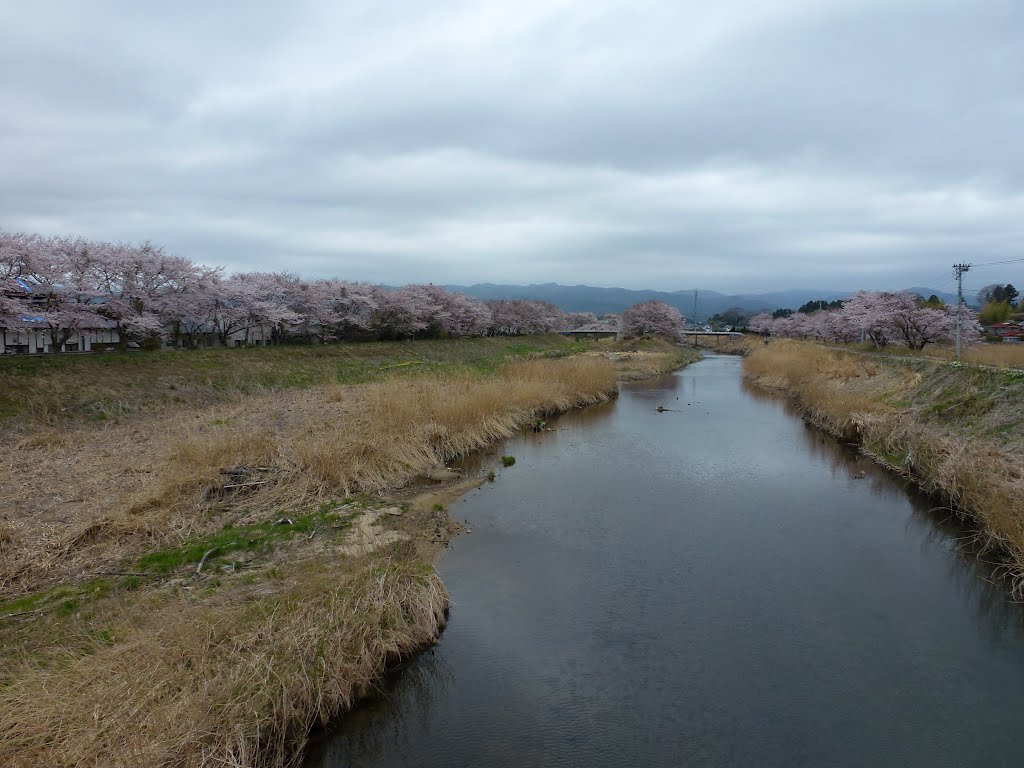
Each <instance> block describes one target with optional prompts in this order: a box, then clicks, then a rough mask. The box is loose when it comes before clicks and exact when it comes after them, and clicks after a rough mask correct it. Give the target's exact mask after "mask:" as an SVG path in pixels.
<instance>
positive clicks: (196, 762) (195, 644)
mask: <svg viewBox="0 0 1024 768" xmlns="http://www.w3.org/2000/svg"><path fill="white" fill-rule="evenodd" d="M289 576H290V578H291V579H294V580H295V583H294V584H293V585H292V586H288V587H285V588H283V589H281V591H279V592H278V593H275V594H271V595H261V596H259V597H260V599H258V600H256V599H248V600H245V599H237V597H238V596H237V595H236V596H235V597H236V599H234V600H233V601H231V602H227V601H220V602H219V603H218V601H216V600H214V601H211V602H210V603H207V604H194V603H190V602H189V601H187V600H185V599H180V600H176V601H174V602H173V603H172V604H169V605H166V606H164V607H161V608H158V609H156V610H155V611H153V612H152V613H150V614H148V615H145V616H143V617H139V616H134V617H130V616H126V617H125V618H124V620H123V621H122V622H121V623H120V625H118V626H115V628H114V629H113V630H112V631H108V632H106V633H104V634H103V635H102V637H101V638H100V639H98V640H96V641H95V642H94V645H93V647H92V649H91V652H90V653H86V654H84V655H73V656H68V657H66V658H64V659H61V660H57V661H51V663H50V664H48V665H46V666H39V665H35V664H32V663H29V662H26V663H24V664H23V666H22V667H21V669H20V670H17V671H18V672H19V674H18V675H17V680H16V681H15V682H14V683H13V684H11V685H9V686H7V687H5V688H3V689H0V765H5V766H12V767H13V766H18V768H30V767H34V766H38V767H39V768H111V767H114V766H117V767H120V768H134V767H136V766H147V768H200V767H205V766H230V767H233V768H243V767H244V768H283V767H284V766H290V765H293V764H296V761H297V759H298V756H299V755H300V752H301V746H302V744H303V743H304V740H305V738H306V735H307V733H308V732H309V729H310V728H312V727H313V726H315V725H317V724H324V723H326V722H327V721H328V720H330V719H331V718H333V717H336V716H337V715H338V714H339V713H341V712H343V711H345V710H346V709H348V708H349V707H351V705H352V704H353V702H354V700H355V699H356V697H358V696H360V695H365V694H366V692H367V690H368V689H369V688H370V687H371V686H372V685H373V684H374V683H375V681H377V680H378V679H379V678H380V677H381V675H382V674H383V672H384V671H385V669H386V667H387V665H388V664H389V663H394V662H395V661H396V660H398V659H399V658H401V657H402V656H405V655H408V654H410V653H412V652H414V651H416V650H418V649H420V648H423V647H424V646H426V645H429V644H430V643H432V642H433V641H434V640H435V639H436V638H437V636H438V634H439V632H440V630H441V627H442V626H443V623H444V617H445V614H446V611H447V608H448V596H447V593H446V592H445V589H444V586H443V585H442V584H441V582H440V580H439V579H438V578H437V576H436V575H432V574H424V573H422V572H421V571H420V570H419V569H418V568H417V567H415V566H411V565H409V564H408V563H401V562H395V561H385V562H383V563H379V564H376V565H373V566H370V567H367V568H365V569H363V570H361V571H359V572H357V573H355V574H349V575H344V576H339V574H338V573H337V572H333V573H327V572H316V571H309V570H307V571H305V572H303V573H299V572H296V573H292V574H290V575H289ZM242 597H245V596H244V595H243V596H242ZM255 597H257V595H255V594H254V595H251V596H250V598H255Z"/></svg>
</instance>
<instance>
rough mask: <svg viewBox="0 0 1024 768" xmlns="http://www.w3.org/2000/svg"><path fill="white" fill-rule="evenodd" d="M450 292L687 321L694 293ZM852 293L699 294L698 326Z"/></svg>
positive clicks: (586, 289)
mask: <svg viewBox="0 0 1024 768" xmlns="http://www.w3.org/2000/svg"><path fill="white" fill-rule="evenodd" d="M445 287H447V288H449V289H451V290H453V291H459V292H461V293H466V294H469V295H470V296H476V297H477V298H478V299H483V300H485V301H486V300H488V299H538V300H541V301H549V302H551V303H552V304H555V305H556V306H559V307H561V308H562V309H564V310H565V311H566V312H594V313H596V314H598V315H603V314H608V313H615V312H621V311H622V310H624V309H625V308H626V307H629V306H632V305H633V304H637V303H639V302H641V301H651V300H657V301H664V302H665V303H666V304H670V305H672V306H673V307H676V308H677V309H678V310H679V311H680V312H682V313H683V315H685V316H686V317H687V318H689V319H693V298H694V297H693V291H692V290H686V291H672V292H668V291H655V290H649V289H648V290H633V289H630V288H598V287H594V286H589V285H561V284H559V283H541V284H537V285H499V284H495V283H479V284H477V285H469V286H466V285H449V286H445ZM910 290H912V291H915V292H916V293H920V294H922V295H924V296H929V295H931V294H932V293H935V294H937V295H938V296H939V298H941V299H943V300H944V301H955V300H956V296H955V295H953V294H948V293H943V292H941V291H934V290H932V289H930V288H911V289H910ZM852 293H853V291H820V290H818V291H814V290H802V289H793V290H785V291H774V292H770V293H746V294H724V293H719V292H718V291H708V290H704V289H699V290H698V292H697V319H700V320H703V319H706V318H708V317H711V316H712V315H714V314H717V313H719V312H724V311H725V310H727V309H732V308H734V307H735V308H738V309H740V310H742V311H744V312H750V313H755V312H761V311H764V310H767V311H772V310H775V309H781V308H784V307H789V308H791V309H796V308H797V307H799V306H800V305H802V304H805V303H806V302H808V301H813V300H815V299H827V300H829V301H832V300H834V299H845V298H846V297H847V296H849V295H850V294H852Z"/></svg>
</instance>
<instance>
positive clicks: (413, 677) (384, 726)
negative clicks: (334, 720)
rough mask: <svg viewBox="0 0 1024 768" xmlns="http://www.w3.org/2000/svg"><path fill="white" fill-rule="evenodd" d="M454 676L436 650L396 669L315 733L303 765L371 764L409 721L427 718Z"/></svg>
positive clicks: (421, 723)
mask: <svg viewBox="0 0 1024 768" xmlns="http://www.w3.org/2000/svg"><path fill="white" fill-rule="evenodd" d="M453 681H454V673H453V672H452V669H451V667H450V666H449V665H448V664H447V662H446V661H445V659H444V657H443V656H442V655H440V654H438V653H437V652H436V651H435V649H430V650H428V651H425V652H424V653H422V654H420V655H418V656H417V657H416V658H415V659H413V660H412V661H410V662H409V663H407V664H404V665H402V666H401V667H400V668H399V669H397V670H395V671H394V672H393V673H392V674H391V675H390V676H389V677H388V679H387V680H386V681H385V682H384V684H383V685H382V686H381V689H380V691H379V692H378V694H377V695H376V696H374V697H372V698H371V699H369V700H367V701H366V702H364V703H363V704H362V705H361V706H359V707H358V708H357V709H355V710H354V711H352V712H350V713H349V714H348V715H347V716H346V717H345V718H344V720H342V721H340V722H339V723H338V724H337V726H336V727H335V728H333V729H330V730H328V731H326V732H322V733H319V734H317V735H316V738H315V739H314V741H313V743H312V744H311V746H310V749H309V756H308V759H307V764H308V765H330V766H349V767H351V768H361V767H362V766H371V765H374V764H375V761H376V760H377V759H379V757H380V756H381V754H382V753H383V752H384V750H385V749H386V748H387V747H388V745H390V744H393V743H394V742H395V740H396V739H397V738H398V737H399V736H400V734H401V731H402V729H403V728H407V727H408V725H409V724H410V723H419V724H420V725H421V726H422V725H423V724H425V723H427V722H428V721H429V717H430V712H431V706H432V704H433V703H434V701H436V700H437V698H438V697H439V696H441V695H443V694H444V692H445V690H446V689H447V688H448V686H450V685H451V684H452V683H453Z"/></svg>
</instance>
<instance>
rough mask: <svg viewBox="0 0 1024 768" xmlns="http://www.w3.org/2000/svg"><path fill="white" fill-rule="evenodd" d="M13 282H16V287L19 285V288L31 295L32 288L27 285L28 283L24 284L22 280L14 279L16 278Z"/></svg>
mask: <svg viewBox="0 0 1024 768" xmlns="http://www.w3.org/2000/svg"><path fill="white" fill-rule="evenodd" d="M14 282H16V283H17V284H18V285H20V286H21V287H22V288H24V289H25V291H26V292H28V293H32V286H30V285H29V284H28V283H26V282H25V281H24V280H22V279H21V278H20V277H16V278H14Z"/></svg>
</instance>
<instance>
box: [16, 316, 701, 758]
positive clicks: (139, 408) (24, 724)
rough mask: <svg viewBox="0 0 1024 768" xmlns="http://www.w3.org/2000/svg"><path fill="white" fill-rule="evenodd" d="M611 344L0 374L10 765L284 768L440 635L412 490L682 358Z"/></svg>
mask: <svg viewBox="0 0 1024 768" xmlns="http://www.w3.org/2000/svg"><path fill="white" fill-rule="evenodd" d="M620 348H621V345H594V344H587V343H582V344H581V343H574V342H571V341H568V340H566V339H563V338H560V337H554V336H552V337H537V338H528V339H474V340H459V341H438V342H417V343H396V344H366V345H339V346H329V347H313V348H280V349H251V350H220V351H205V352H196V353H173V354H171V353H166V354H152V355H148V354H147V355H143V354H139V355H102V356H91V357H87V356H76V357H68V358H65V359H61V358H45V359H40V358H36V359H23V360H3V361H0V392H3V396H2V400H0V418H2V419H3V428H4V431H3V435H2V437H0V441H2V446H3V451H4V457H5V461H4V462H3V464H2V466H0V487H2V488H3V497H2V502H0V504H2V506H0V617H2V618H0V764H3V765H8V764H11V765H24V766H33V765H39V766H43V765H45V766H100V765H104V766H106V765H126V766H127V765H147V766H199V765H227V766H232V765H237V766H257V765H258V766H281V765H287V764H289V763H290V761H293V760H294V759H295V758H296V756H297V755H298V754H299V753H300V750H301V746H302V744H303V741H304V739H305V737H306V734H307V732H308V731H309V729H310V728H311V727H313V726H314V725H316V724H317V723H322V722H325V721H326V720H328V719H330V718H332V717H335V716H336V715H337V714H339V713H340V712H343V711H344V710H345V709H346V708H348V707H349V706H351V704H352V703H353V701H354V700H355V699H356V698H358V697H359V696H360V695H362V694H364V693H365V692H366V691H367V690H368V689H369V688H370V687H371V686H372V685H373V684H374V681H375V680H377V679H378V678H379V676H380V675H381V674H382V672H383V671H384V669H385V668H386V666H387V665H388V664H389V663H391V662H394V661H395V660H396V659H398V658H401V657H402V656H404V655H407V654H409V653H411V652H413V651H415V650H417V649H419V648H422V647H424V646H426V645H429V644H430V643H431V642H433V641H434V640H435V639H436V637H437V635H438V633H439V632H440V630H441V628H442V626H443V623H444V617H445V614H446V610H447V604H448V601H447V595H446V593H445V590H444V586H443V584H441V583H440V581H439V580H438V578H437V576H436V574H435V573H434V570H433V568H432V565H431V563H432V559H433V557H434V556H435V554H436V552H437V550H438V548H439V546H441V544H440V542H443V541H444V540H445V539H446V537H447V536H448V535H449V533H450V525H451V522H450V521H449V519H448V518H447V515H446V514H445V513H444V511H443V509H438V508H437V507H438V505H437V504H433V503H430V502H432V501H434V500H435V499H436V498H437V496H436V494H428V495H417V492H416V483H417V478H422V477H423V476H424V475H430V474H436V473H437V472H439V471H440V474H441V476H444V475H445V473H444V471H443V469H442V468H443V465H444V463H445V462H446V461H448V460H449V459H451V458H453V457H456V456H458V455H461V454H464V453H466V452H469V451H472V450H475V449H478V448H481V447H483V446H486V445H487V444H488V443H490V442H492V441H494V440H497V439H500V438H503V437H506V436H509V435H511V434H513V433H514V432H515V431H517V430H518V429H520V428H521V427H522V426H523V425H524V424H527V423H529V422H530V421H532V420H533V419H535V418H537V417H538V415H540V414H545V413H553V412H557V411H562V410H566V409H569V408H573V407H577V406H582V405H585V404H587V403H593V402H599V401H601V400H605V399H607V398H608V397H610V396H612V395H613V394H614V391H615V382H616V379H617V377H618V376H619V375H620V373H623V374H626V375H628V376H631V377H636V376H640V375H643V374H644V373H655V372H657V371H658V370H661V369H666V368H671V367H677V366H678V365H679V364H681V363H682V362H683V361H684V360H683V358H682V357H681V355H680V353H679V351H678V350H677V349H675V348H670V347H667V346H659V345H656V344H652V343H648V342H645V343H644V344H643V345H641V349H640V351H641V352H644V351H646V352H647V354H632V355H623V354H622V353H620V352H617V351H615V350H617V349H620ZM581 353H587V354H581ZM609 358H615V359H609ZM454 482H455V488H453V489H450V491H451V492H452V493H456V492H457V491H458V490H459V488H460V487H465V486H466V485H467V484H468V483H473V482H479V479H475V478H470V479H463V480H462V481H461V485H460V484H459V479H456V480H455V481H454Z"/></svg>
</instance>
